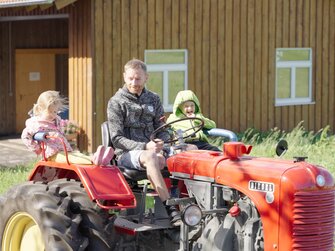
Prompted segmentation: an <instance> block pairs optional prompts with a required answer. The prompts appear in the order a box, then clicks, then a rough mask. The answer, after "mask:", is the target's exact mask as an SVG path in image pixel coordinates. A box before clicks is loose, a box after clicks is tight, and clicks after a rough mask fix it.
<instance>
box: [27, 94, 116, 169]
mask: <svg viewBox="0 0 335 251" xmlns="http://www.w3.org/2000/svg"><path fill="white" fill-rule="evenodd" d="M66 108H67V105H66V99H65V98H63V97H61V96H60V95H59V92H57V91H45V92H43V93H41V95H40V96H39V97H38V99H37V103H36V104H34V107H33V116H32V117H31V118H29V119H27V120H26V127H25V129H24V130H23V131H22V135H21V138H22V140H23V143H24V144H25V145H26V146H27V147H28V149H29V150H31V151H33V152H35V153H36V154H37V155H40V154H41V153H42V148H41V144H40V143H39V142H38V141H36V140H34V139H33V136H34V134H35V133H37V132H46V133H47V134H48V135H50V136H57V137H59V138H62V139H63V141H64V143H65V146H66V150H67V151H68V158H69V162H70V163H76V164H92V162H93V163H94V164H95V165H108V164H109V163H110V161H111V159H112V158H113V156H114V150H113V148H111V147H108V148H106V149H105V148H104V146H99V147H98V149H97V152H96V153H95V154H94V155H93V159H91V157H90V156H87V155H85V154H83V153H80V152H77V151H73V149H72V148H71V146H70V144H69V142H68V141H67V139H66V138H65V136H64V134H63V132H62V130H61V127H60V122H61V118H60V117H59V116H58V115H57V114H58V113H59V112H61V111H63V110H65V109H66ZM59 138H49V139H47V142H46V144H45V145H46V149H45V157H46V158H47V159H49V160H53V161H56V162H65V161H66V157H65V154H64V147H63V144H62V142H61V140H60V139H59Z"/></svg>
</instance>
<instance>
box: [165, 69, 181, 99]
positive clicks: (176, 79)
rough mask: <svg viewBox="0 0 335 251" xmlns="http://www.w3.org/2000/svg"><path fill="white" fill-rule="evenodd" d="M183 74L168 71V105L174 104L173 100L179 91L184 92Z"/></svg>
mask: <svg viewBox="0 0 335 251" xmlns="http://www.w3.org/2000/svg"><path fill="white" fill-rule="evenodd" d="M184 81H185V72H183V71H170V72H169V101H168V103H169V104H173V103H174V99H175V98H176V96H177V93H178V92H179V91H182V90H184Z"/></svg>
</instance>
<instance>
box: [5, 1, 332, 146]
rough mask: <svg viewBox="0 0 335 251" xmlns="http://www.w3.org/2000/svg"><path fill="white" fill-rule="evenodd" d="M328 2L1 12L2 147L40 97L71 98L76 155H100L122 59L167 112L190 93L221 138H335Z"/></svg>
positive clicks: (30, 6)
mask: <svg viewBox="0 0 335 251" xmlns="http://www.w3.org/2000/svg"><path fill="white" fill-rule="evenodd" d="M334 13H335V0H32V1H22V0H21V1H15V0H14V1H9V0H4V1H0V90H1V91H0V135H8V134H13V133H19V132H20V130H22V128H23V126H24V120H25V119H26V118H27V111H28V110H29V109H30V108H31V107H32V104H33V102H34V101H35V100H36V98H37V96H38V94H39V92H41V91H43V90H45V89H50V88H55V89H57V90H59V91H60V92H61V93H62V94H63V95H66V96H68V97H69V105H70V109H69V116H70V119H73V120H75V121H77V122H78V123H79V125H80V126H81V127H82V133H81V135H80V140H79V142H80V148H81V149H82V150H88V151H93V150H94V149H95V148H96V146H97V145H98V144H100V143H101V135H100V124H101V123H102V122H103V121H104V120H106V106H107V102H108V99H109V98H110V97H111V96H112V95H113V94H114V93H115V92H116V90H117V89H118V88H120V87H121V86H122V84H123V82H122V71H123V65H124V64H125V63H126V62H127V61H128V60H129V59H131V58H139V59H142V60H144V61H145V62H146V63H147V64H148V66H149V67H148V68H149V72H150V76H151V81H152V82H150V80H149V83H148V85H149V86H150V87H152V88H153V89H154V90H155V91H157V92H158V93H159V94H160V95H161V98H162V101H163V103H164V107H165V109H166V111H167V112H168V111H170V109H171V104H172V103H173V98H174V96H175V93H176V91H178V90H179V89H191V90H193V91H194V92H195V93H196V94H197V95H198V97H199V99H200V102H201V106H202V110H203V113H204V114H205V116H208V117H210V118H212V119H213V120H215V121H216V122H217V125H218V127H221V128H226V129H230V130H233V131H235V132H241V131H243V130H245V129H247V128H249V127H254V128H256V129H259V130H268V129H271V128H274V127H278V128H279V129H282V130H291V129H292V128H294V127H295V126H296V125H297V124H298V123H299V122H300V121H304V126H305V128H306V129H307V130H314V131H316V130H319V129H321V128H323V127H325V126H326V125H330V126H331V128H332V129H333V128H335V115H334V106H335V98H334V97H335V95H334V94H335V88H334V87H335V15H334Z"/></svg>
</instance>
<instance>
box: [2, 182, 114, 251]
mask: <svg viewBox="0 0 335 251" xmlns="http://www.w3.org/2000/svg"><path fill="white" fill-rule="evenodd" d="M0 212H1V215H0V233H1V235H0V243H1V250H2V251H23V250H25V251H26V250H29V251H41V250H48V251H53V250H58V251H70V250H71V251H72V250H78V251H82V250H85V251H88V250H92V251H93V250H99V251H107V250H112V249H113V243H114V242H113V239H112V237H113V236H114V234H113V232H112V229H113V227H112V225H113V219H114V218H113V217H110V215H109V214H108V213H107V212H105V211H103V210H100V209H99V208H98V207H97V205H96V204H94V203H93V202H91V201H90V199H89V198H88V196H87V194H86V192H85V190H84V188H83V186H82V185H81V183H80V182H77V181H74V180H65V179H61V180H55V181H52V182H50V183H48V184H43V183H40V182H37V183H33V182H25V183H23V184H20V185H18V186H16V187H13V188H12V189H11V190H9V191H8V192H7V193H6V194H5V195H4V196H3V197H2V198H1V200H0Z"/></svg>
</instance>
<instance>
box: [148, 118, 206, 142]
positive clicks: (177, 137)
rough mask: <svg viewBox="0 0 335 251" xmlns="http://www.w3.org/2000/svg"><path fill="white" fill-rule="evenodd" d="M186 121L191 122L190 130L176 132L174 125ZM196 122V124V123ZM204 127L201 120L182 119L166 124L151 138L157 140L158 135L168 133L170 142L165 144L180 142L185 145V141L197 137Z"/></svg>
mask: <svg viewBox="0 0 335 251" xmlns="http://www.w3.org/2000/svg"><path fill="white" fill-rule="evenodd" d="M184 120H189V121H190V128H187V129H186V130H180V129H178V130H175V129H173V124H175V123H178V122H180V121H184ZM195 122H196V123H195ZM203 127H204V121H203V120H202V119H200V118H188V117H187V118H181V119H177V120H175V121H172V122H170V123H167V124H164V125H162V126H160V127H158V128H157V129H156V130H155V131H154V132H153V133H152V134H151V136H150V140H154V139H155V138H157V135H158V134H159V133H160V132H162V131H166V130H167V131H168V132H169V134H170V136H171V137H170V140H165V141H164V143H165V144H169V143H175V142H177V141H178V142H179V144H180V143H183V142H184V139H186V138H189V137H192V136H195V135H196V134H197V132H199V131H200V130H201V129H202V128H203ZM191 130H193V131H192V132H191V133H188V134H186V132H188V131H191Z"/></svg>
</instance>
